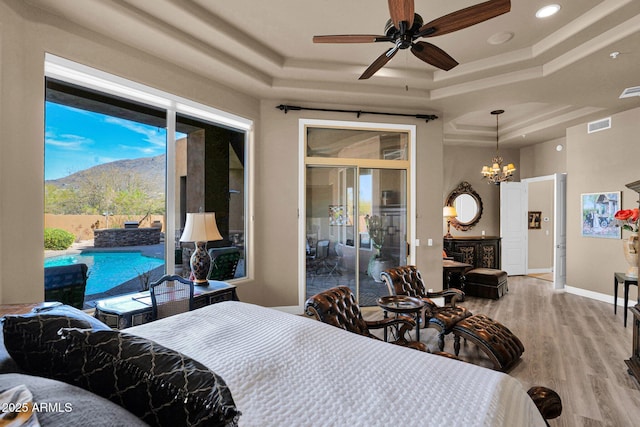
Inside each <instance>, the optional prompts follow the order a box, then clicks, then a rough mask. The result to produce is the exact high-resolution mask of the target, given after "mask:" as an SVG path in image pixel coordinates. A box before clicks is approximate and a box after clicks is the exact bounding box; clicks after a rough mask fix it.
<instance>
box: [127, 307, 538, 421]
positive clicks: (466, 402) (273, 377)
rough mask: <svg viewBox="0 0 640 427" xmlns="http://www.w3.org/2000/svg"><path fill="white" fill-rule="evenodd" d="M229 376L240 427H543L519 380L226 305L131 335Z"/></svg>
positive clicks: (263, 310)
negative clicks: (146, 339)
mask: <svg viewBox="0 0 640 427" xmlns="http://www.w3.org/2000/svg"><path fill="white" fill-rule="evenodd" d="M124 332H127V333H131V334H135V335H138V336H141V337H145V338H148V339H151V340H154V341H156V342H158V343H160V344H162V345H165V346H167V347H170V348H172V349H174V350H177V351H180V352H182V353H184V354H186V355H188V356H190V357H192V358H194V359H196V360H198V361H199V362H201V363H204V364H205V365H206V366H208V367H209V368H210V369H211V370H213V371H214V372H216V373H218V374H219V375H221V376H222V378H224V380H225V381H226V383H227V385H228V386H229V388H230V390H231V392H232V394H233V398H234V400H235V402H236V405H237V406H238V408H239V409H240V411H242V416H241V417H240V425H241V426H261V427H262V426H278V427H282V426H286V427H289V426H349V427H351V426H367V427H370V426H439V427H440V426H465V427H467V426H508V427H513V426H518V427H522V426H544V425H545V423H544V420H543V419H542V417H541V416H540V414H539V412H538V410H537V409H536V407H535V405H534V404H533V401H532V400H531V399H530V398H529V396H528V395H527V394H526V392H525V391H524V389H523V388H522V386H521V384H520V383H519V382H518V381H517V380H516V379H514V378H512V377H510V376H508V375H506V374H502V373H499V372H496V371H492V370H489V369H486V368H482V367H478V366H474V365H471V364H468V363H464V362H459V361H455V360H451V359H447V358H444V357H441V356H435V355H432V354H427V353H423V352H420V351H417V350H413V349H408V348H404V347H400V346H397V345H393V344H388V343H384V342H382V341H377V340H374V339H371V338H366V337H363V336H359V335H356V334H353V333H349V332H346V331H343V330H341V329H338V328H336V327H333V326H329V325H326V324H323V323H321V322H318V321H316V320H313V319H310V318H306V317H303V316H295V315H292V314H287V313H283V312H280V311H277V310H274V309H269V308H264V307H260V306H256V305H252V304H247V303H242V302H237V301H228V302H221V303H218V304H214V305H210V306H207V307H204V308H201V309H198V310H195V311H191V312H188V313H183V314H181V315H177V316H173V317H169V318H166V319H162V320H158V321H155V322H152V323H148V324H145V325H140V326H135V327H132V328H129V329H126V330H125V331H124Z"/></svg>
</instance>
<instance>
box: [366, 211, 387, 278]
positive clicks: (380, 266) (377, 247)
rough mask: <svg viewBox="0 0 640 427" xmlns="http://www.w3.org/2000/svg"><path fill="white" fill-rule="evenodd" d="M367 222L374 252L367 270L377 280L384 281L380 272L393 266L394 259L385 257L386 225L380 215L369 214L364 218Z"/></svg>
mask: <svg viewBox="0 0 640 427" xmlns="http://www.w3.org/2000/svg"><path fill="white" fill-rule="evenodd" d="M364 220H365V223H366V224H367V232H368V233H369V238H370V239H371V246H373V253H372V255H371V258H370V259H369V265H368V269H367V272H368V273H369V276H370V277H371V278H372V279H373V280H374V281H376V282H382V278H381V277H380V273H382V272H383V271H384V270H386V269H387V268H391V267H393V261H392V260H389V259H385V258H384V256H383V254H382V246H383V245H384V237H385V233H386V229H385V227H384V223H383V221H384V220H383V218H380V217H379V216H378V215H371V216H370V215H367V216H365V218H364Z"/></svg>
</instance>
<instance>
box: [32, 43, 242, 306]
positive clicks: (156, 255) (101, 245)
mask: <svg viewBox="0 0 640 427" xmlns="http://www.w3.org/2000/svg"><path fill="white" fill-rule="evenodd" d="M45 70H46V73H45V74H46V105H45V127H46V130H45V135H46V136H45V198H46V199H45V229H47V228H55V229H63V230H65V231H67V232H70V233H71V234H72V235H73V238H74V239H75V243H74V244H73V245H72V247H71V248H70V250H69V251H65V256H60V255H58V252H56V251H45V254H46V256H45V258H46V259H45V267H49V266H59V265H64V264H68V263H78V262H82V263H86V264H88V267H89V277H88V282H87V288H86V291H85V301H84V305H85V307H91V306H93V305H94V302H95V300H97V299H100V298H103V297H105V296H106V295H107V293H108V294H110V295H113V294H121V293H129V292H137V291H140V290H144V288H145V287H148V284H149V282H150V281H152V280H154V279H155V278H157V277H159V276H160V275H162V274H164V273H183V275H185V276H187V275H188V274H189V265H188V257H189V254H190V252H191V247H192V246H193V245H192V244H188V243H182V244H181V243H180V242H179V238H180V235H181V232H182V228H183V227H184V222H185V217H186V213H187V212H215V213H216V221H217V223H218V228H219V230H220V232H221V234H222V237H223V240H222V241H217V242H209V244H208V246H209V247H227V246H235V247H237V248H238V249H239V250H240V253H241V261H240V263H239V266H238V268H237V270H236V273H235V276H234V277H235V278H242V277H245V276H246V274H247V273H246V272H247V271H248V270H247V262H246V261H247V252H246V245H245V242H247V241H249V237H250V236H248V235H247V232H246V231H247V220H246V219H247V217H248V215H247V214H246V213H247V210H248V206H249V204H248V200H247V194H248V191H247V183H248V179H247V176H248V171H247V169H246V168H245V165H246V164H247V163H246V161H247V153H248V149H247V144H248V141H249V138H248V134H249V131H250V129H251V126H252V123H251V121H249V120H246V119H244V118H241V117H237V116H234V115H231V114H228V113H225V112H223V111H219V110H216V109H213V108H211V107H208V106H205V105H201V104H197V103H195V102H192V101H189V100H186V99H182V98H179V97H176V96H174V95H171V94H167V93H164V92H160V91H157V90H155V89H152V88H148V87H145V86H143V85H140V84H137V83H134V82H130V81H126V80H124V79H121V78H118V77H116V76H113V75H109V74H106V73H102V72H100V71H98V70H95V69H91V68H88V67H84V66H82V65H80V64H76V63H73V62H70V61H67V60H64V59H62V58H57V57H54V56H52V55H47V58H46V67H45ZM190 245H191V247H190ZM96 249H100V250H99V251H97V250H96ZM56 255H58V256H56ZM107 255H110V256H111V257H107ZM46 274H47V268H45V275H46Z"/></svg>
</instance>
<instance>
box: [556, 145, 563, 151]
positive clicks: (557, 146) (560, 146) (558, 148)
mask: <svg viewBox="0 0 640 427" xmlns="http://www.w3.org/2000/svg"><path fill="white" fill-rule="evenodd" d="M562 150H564V147H563V146H562V144H558V145H556V151H562Z"/></svg>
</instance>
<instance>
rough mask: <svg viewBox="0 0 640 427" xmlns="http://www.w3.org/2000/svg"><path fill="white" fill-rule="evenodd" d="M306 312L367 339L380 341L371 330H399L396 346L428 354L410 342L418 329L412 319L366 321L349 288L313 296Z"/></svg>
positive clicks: (420, 346)
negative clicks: (408, 334)
mask: <svg viewBox="0 0 640 427" xmlns="http://www.w3.org/2000/svg"><path fill="white" fill-rule="evenodd" d="M304 307H305V313H306V314H307V315H308V316H312V317H315V318H316V319H318V320H320V321H321V322H323V323H327V324H329V325H332V326H335V327H338V328H340V329H344V330H345V331H349V332H353V333H355V334H359V335H364V336H366V337H370V338H374V339H379V338H378V337H376V336H375V335H373V334H371V332H370V329H381V328H388V327H394V328H395V327H397V328H398V333H397V339H396V340H395V341H392V342H393V343H394V344H398V345H402V346H405V347H411V348H414V349H417V350H421V351H428V350H427V346H426V345H425V344H424V343H421V342H418V341H409V340H407V339H406V338H405V336H406V334H407V333H408V332H409V331H411V330H412V329H414V328H415V326H416V324H415V321H414V320H413V319H411V318H410V317H407V316H397V317H396V316H394V317H389V318H386V319H382V320H375V321H367V320H364V319H363V318H362V313H361V311H360V306H359V305H358V303H357V301H356V298H355V296H354V295H353V293H352V292H351V289H349V288H348V287H347V286H338V287H335V288H331V289H328V290H326V291H324V292H320V293H318V294H316V295H314V296H312V297H310V298H309V299H308V300H307V301H306V303H305V305H304Z"/></svg>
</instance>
